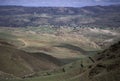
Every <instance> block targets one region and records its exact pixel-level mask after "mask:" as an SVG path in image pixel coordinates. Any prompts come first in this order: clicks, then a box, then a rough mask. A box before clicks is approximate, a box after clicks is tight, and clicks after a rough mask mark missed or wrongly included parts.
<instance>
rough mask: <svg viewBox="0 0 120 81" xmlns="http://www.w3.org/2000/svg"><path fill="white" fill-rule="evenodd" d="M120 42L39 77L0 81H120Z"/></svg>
mask: <svg viewBox="0 0 120 81" xmlns="http://www.w3.org/2000/svg"><path fill="white" fill-rule="evenodd" d="M119 62H120V42H118V43H116V44H114V45H112V46H111V47H109V48H108V49H106V50H104V51H103V52H100V53H98V54H96V55H95V56H94V57H88V58H86V59H81V60H79V61H76V62H73V63H71V64H68V65H65V66H63V67H61V68H59V69H55V70H52V71H47V72H43V74H41V73H40V75H38V77H34V78H25V79H14V80H13V79H8V80H5V79H2V80H0V81H3V80H4V81H61V80H62V81H119V79H120V63H119Z"/></svg>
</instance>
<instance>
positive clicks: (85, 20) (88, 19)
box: [0, 5, 120, 27]
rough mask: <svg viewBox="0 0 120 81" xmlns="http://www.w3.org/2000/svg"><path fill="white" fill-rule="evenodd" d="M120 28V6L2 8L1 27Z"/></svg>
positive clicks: (0, 10) (0, 15)
mask: <svg viewBox="0 0 120 81" xmlns="http://www.w3.org/2000/svg"><path fill="white" fill-rule="evenodd" d="M40 25H55V26H92V27H93V26H97V27H119V26H120V5H111V6H86V7H82V8H72V7H22V6H0V26H4V27H26V26H40Z"/></svg>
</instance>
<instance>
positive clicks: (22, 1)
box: [0, 0, 120, 7]
mask: <svg viewBox="0 0 120 81" xmlns="http://www.w3.org/2000/svg"><path fill="white" fill-rule="evenodd" d="M118 3H120V0H0V5H22V6H64V7H66V6H68V7H81V6H91V5H109V4H118Z"/></svg>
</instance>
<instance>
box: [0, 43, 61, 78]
mask: <svg viewBox="0 0 120 81" xmlns="http://www.w3.org/2000/svg"><path fill="white" fill-rule="evenodd" d="M60 65H61V62H60V61H59V60H58V59H56V58H54V57H52V56H50V55H47V54H45V53H27V52H24V51H21V50H19V49H16V47H15V46H13V45H11V44H9V43H7V42H2V41H0V71H1V74H2V75H3V74H4V73H5V74H4V75H5V76H6V75H7V76H8V75H12V76H17V77H24V76H33V75H34V74H35V73H36V72H39V71H44V70H51V69H54V68H57V67H59V66H60ZM0 78H3V77H1V76H0Z"/></svg>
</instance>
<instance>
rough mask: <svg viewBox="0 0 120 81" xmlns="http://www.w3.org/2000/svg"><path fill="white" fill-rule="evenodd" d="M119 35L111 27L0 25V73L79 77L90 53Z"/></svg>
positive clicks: (45, 78)
mask: <svg viewBox="0 0 120 81" xmlns="http://www.w3.org/2000/svg"><path fill="white" fill-rule="evenodd" d="M93 30H95V31H93ZM101 32H102V33H101ZM119 35H120V33H119V32H118V30H111V29H95V28H71V27H61V28H53V27H28V28H7V27H1V28H0V51H1V53H0V55H1V57H0V59H1V60H2V61H1V62H0V63H1V64H3V65H2V67H0V70H1V71H2V72H1V74H2V75H5V76H9V77H12V78H6V77H5V78H6V79H5V78H4V80H7V79H8V80H7V81H61V80H62V81H79V80H80V79H79V77H81V76H82V73H83V72H84V71H85V70H88V69H90V68H91V65H92V64H93V63H94V62H93V61H92V60H90V59H89V57H93V56H94V55H95V54H96V53H97V52H98V51H101V50H103V49H104V48H107V47H108V46H109V45H111V44H112V43H114V42H116V41H118V40H119ZM110 39H112V40H111V41H108V40H110ZM104 43H106V45H104ZM101 44H102V46H101ZM13 56H14V57H13ZM11 57H12V58H13V60H17V61H16V62H14V61H12V60H11ZM4 58H6V59H7V60H6V59H4ZM28 58H29V59H28ZM31 59H32V60H31ZM71 62H72V63H71ZM69 63H70V64H69ZM66 64H67V65H66ZM9 66H13V67H10V68H9ZM23 71H25V72H23ZM88 71H89V70H88ZM7 73H8V74H7ZM32 73H34V74H32ZM11 74H12V75H11ZM30 74H32V75H30ZM83 75H84V74H83ZM13 77H15V78H13ZM16 77H19V79H18V78H16ZM20 77H22V78H23V79H20ZM29 77H32V78H29ZM0 80H2V79H0Z"/></svg>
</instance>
